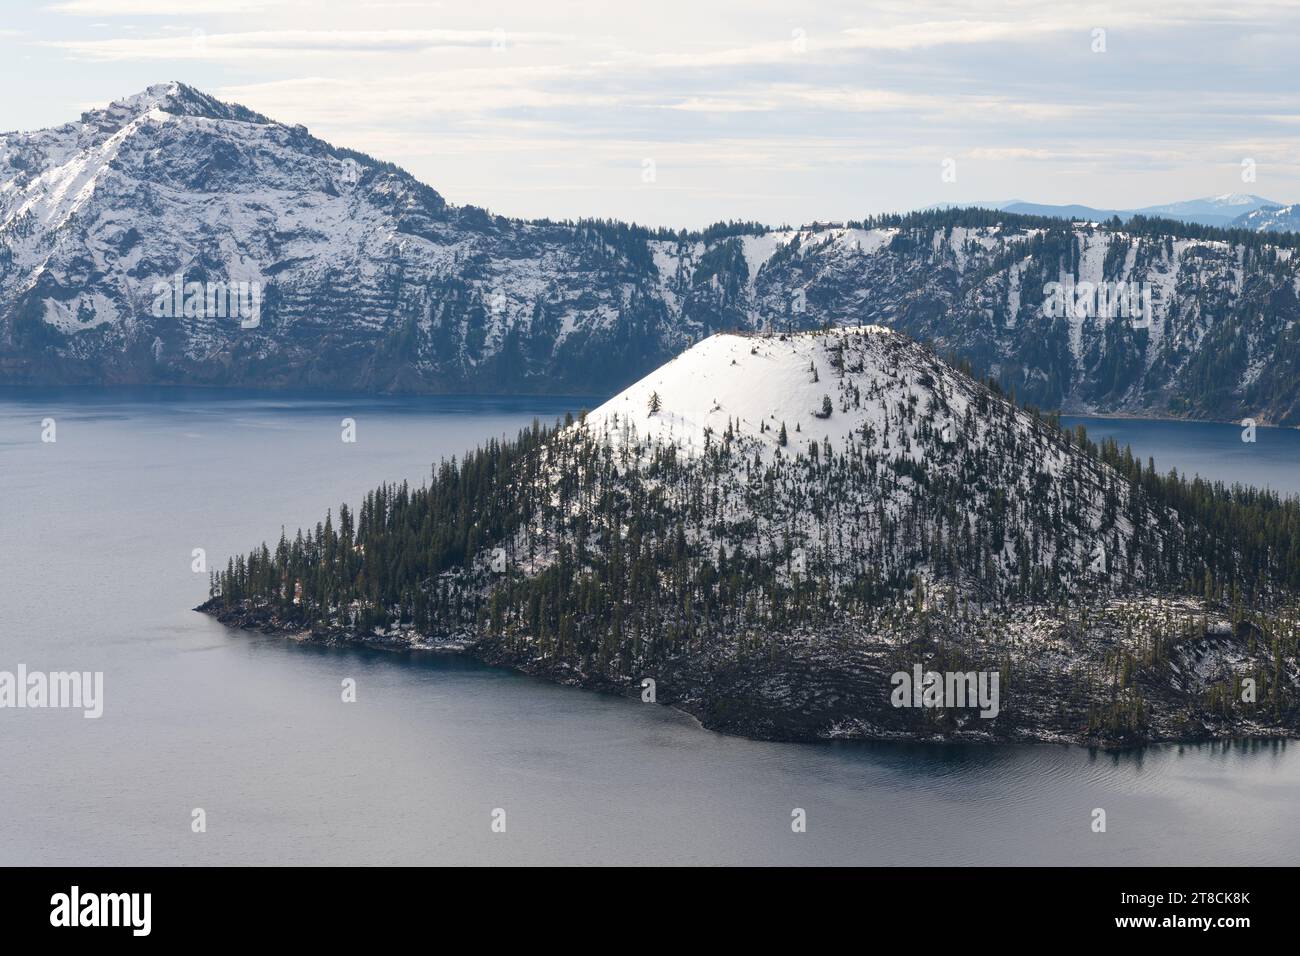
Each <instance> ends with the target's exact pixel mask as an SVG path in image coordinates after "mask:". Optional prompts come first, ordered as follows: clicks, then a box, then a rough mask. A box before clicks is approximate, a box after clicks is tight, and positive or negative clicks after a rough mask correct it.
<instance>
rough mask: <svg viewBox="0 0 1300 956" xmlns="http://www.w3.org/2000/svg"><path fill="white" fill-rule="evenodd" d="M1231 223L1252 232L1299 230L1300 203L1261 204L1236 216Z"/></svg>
mask: <svg viewBox="0 0 1300 956" xmlns="http://www.w3.org/2000/svg"><path fill="white" fill-rule="evenodd" d="M1232 225H1233V227H1234V228H1237V229H1250V230H1251V231H1253V232H1300V204H1296V203H1292V204H1291V205H1289V206H1263V207H1261V208H1259V209H1254V210H1252V211H1250V212H1248V213H1244V214H1242V215H1241V216H1238V217H1237V218H1236V219H1234V220H1233V221H1232Z"/></svg>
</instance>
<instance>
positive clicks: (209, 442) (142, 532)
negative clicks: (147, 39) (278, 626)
mask: <svg viewBox="0 0 1300 956" xmlns="http://www.w3.org/2000/svg"><path fill="white" fill-rule="evenodd" d="M580 404H582V403H580V402H577V401H565V400H557V399H537V398H529V399H518V398H516V399H482V398H479V399H443V398H420V399H374V398H369V399H349V398H343V397H340V398H330V399H321V398H320V397H303V396H296V397H295V396H291V395H267V394H240V393H212V392H190V391H171V392H163V391H113V392H104V391H67V390H62V391H22V392H19V391H0V495H2V500H3V505H4V511H3V518H2V519H0V670H9V671H14V670H16V669H17V667H18V665H19V664H24V665H26V666H27V668H28V669H29V670H33V671H35V670H41V671H55V670H69V669H76V670H89V671H95V670H102V671H103V672H104V675H105V677H104V680H105V688H104V697H105V702H104V714H103V716H102V717H101V718H100V719H98V720H88V719H84V718H83V717H82V715H81V713H80V712H79V711H65V710H14V709H3V710H0V864H97V865H126V864H164V863H180V864H243V863H248V864H257V863H267V864H271V863H286V864H308V863H325V864H388V863H407V864H421V863H468V864H491V863H526V864H528V863H624V864H626V863H701V864H713V863H737V864H739V863H752V864H782V863H789V864H814V863H824V864H916V865H935V864H952V863H958V864H979V863H983V864H1035V863H1045V864H1068V865H1081V864H1241V865H1251V864H1254V865H1258V864H1266V863H1274V864H1295V863H1300V801H1297V800H1296V799H1295V794H1296V793H1297V790H1298V788H1300V742H1292V743H1290V744H1286V743H1281V742H1278V743H1256V744H1235V745H1214V746H1210V745H1206V746H1195V747H1152V748H1147V749H1145V750H1143V751H1140V752H1135V753H1127V754H1123V755H1110V754H1104V753H1097V752H1090V751H1088V750H1085V749H1082V748H1078V747H1066V746H1018V747H1005V748H994V747H980V746H943V747H936V746H921V745H878V744H853V745H850V744H837V745H829V744H828V745H792V744H768V743H756V742H753V741H747V740H741V739H736V738H730V737H725V736H722V735H719V734H715V733H711V732H708V731H705V730H701V729H700V728H698V727H697V726H696V725H695V724H694V722H693V721H691V720H690V719H688V718H686V717H684V716H682V715H680V714H678V713H676V712H674V711H672V710H669V709H667V708H664V707H659V706H652V705H645V704H641V703H639V702H636V701H625V700H620V699H613V698H608V697H602V696H599V695H597V694H594V693H589V692H585V691H579V690H573V689H567V688H561V687H555V686H551V685H549V684H546V683H543V682H540V681H537V680H534V679H531V678H528V677H523V676H519V675H516V674H512V673H509V672H505V671H500V670H494V669H490V668H485V667H482V666H478V665H476V664H473V663H469V662H465V661H460V660H455V659H446V658H439V657H428V656H424V657H419V656H416V657H411V656H402V655H395V654H385V653H381V652H362V651H352V650H325V649H320V648H304V647H300V646H296V645H293V644H291V643H288V642H285V641H281V640H277V639H274V638H268V637H264V636H260V635H254V634H247V633H240V632H236V631H232V630H229V629H227V628H225V627H223V626H222V625H220V624H217V623H215V622H214V621H212V620H211V619H209V618H207V617H205V616H203V615H200V614H196V613H194V612H193V611H191V610H190V608H192V607H193V606H194V605H196V604H198V603H199V602H200V601H202V600H203V599H204V597H205V596H206V589H207V582H206V577H205V575H202V574H195V573H193V572H192V571H191V560H192V558H191V553H192V550H193V549H194V548H205V549H206V552H207V557H208V560H209V562H212V563H214V564H215V563H220V564H224V562H225V559H226V557H227V556H228V555H230V554H231V553H233V552H234V551H237V550H247V549H248V548H249V547H250V546H252V545H254V544H256V543H257V542H259V541H261V540H263V539H264V538H265V539H268V540H270V541H272V542H273V541H274V540H275V539H276V538H277V537H278V535H279V529H280V526H281V524H283V525H285V526H286V527H287V529H288V530H289V532H290V533H291V534H292V532H293V530H294V529H295V528H296V527H297V526H298V525H300V524H302V525H307V524H312V525H314V524H315V522H316V521H317V520H319V519H321V517H322V516H323V514H324V512H325V509H326V508H328V507H332V506H335V507H336V506H337V504H338V502H339V501H341V500H346V501H348V502H350V503H352V504H356V503H357V502H358V501H359V499H360V497H361V496H362V494H363V493H364V492H365V491H366V490H367V489H369V488H370V487H372V486H374V485H375V484H377V483H378V482H380V481H383V480H390V481H391V480H397V479H401V478H407V479H411V480H412V481H416V482H418V481H420V480H422V479H423V477H424V476H425V475H427V474H428V471H429V466H430V464H431V462H433V461H435V460H436V459H438V458H439V457H440V456H448V457H450V456H451V455H456V454H460V453H461V452H463V451H464V450H465V449H466V448H468V447H470V446H473V445H475V444H477V443H479V442H481V441H482V440H484V439H486V438H488V437H490V436H494V435H498V436H499V435H502V434H513V433H514V432H515V431H516V429H517V428H518V427H520V426H522V425H525V424H527V423H529V422H530V421H531V420H532V418H533V416H535V415H538V416H541V417H543V418H544V419H545V420H549V419H551V418H553V417H554V416H555V415H557V414H561V413H563V411H565V410H566V409H569V408H574V407H577V406H579V405H580ZM586 404H588V405H593V404H594V401H588V402H587V403H586ZM46 418H52V419H54V420H55V423H56V428H57V441H56V442H54V443H42V442H41V440H40V438H41V428H42V425H41V423H42V420H43V419H46ZM343 418H353V419H355V421H356V427H357V441H356V443H355V444H345V443H343V442H342V441H341V440H340V421H341V419H343ZM1088 424H1089V428H1090V430H1091V431H1092V433H1093V434H1094V436H1095V437H1099V436H1100V435H1102V434H1105V433H1107V432H1108V431H1109V432H1110V433H1113V434H1115V435H1117V436H1118V437H1120V438H1121V439H1123V440H1127V441H1130V442H1131V443H1132V444H1133V445H1134V446H1135V448H1136V450H1137V451H1138V453H1139V454H1141V455H1143V457H1144V458H1145V456H1146V455H1147V454H1151V455H1154V456H1155V458H1156V461H1157V463H1158V464H1159V465H1161V467H1168V466H1169V465H1175V466H1176V467H1178V468H1179V469H1180V470H1182V469H1185V468H1189V467H1190V466H1192V465H1194V464H1196V463H1197V462H1202V463H1204V464H1205V468H1206V469H1208V470H1209V471H1210V472H1211V474H1212V476H1213V477H1216V478H1217V477H1222V478H1225V479H1234V478H1235V479H1242V480H1253V481H1266V482H1269V483H1271V484H1273V485H1274V486H1275V487H1278V488H1283V489H1287V490H1291V491H1300V475H1298V471H1300V469H1297V464H1298V463H1300V435H1298V434H1297V433H1295V432H1279V431H1267V430H1261V432H1260V433H1259V440H1258V442H1256V443H1255V444H1254V445H1251V446H1246V447H1245V448H1243V447H1242V443H1241V441H1240V429H1239V428H1235V427H1232V426H1222V425H1200V424H1194V425H1188V424H1179V423H1138V422H1096V421H1089V422H1088ZM349 677H350V678H353V679H355V681H356V682H357V701H356V703H351V704H346V703H343V702H342V700H341V694H340V683H341V681H342V680H343V679H345V678H349ZM796 807H798V808H803V809H804V810H805V811H806V813H807V819H808V829H807V832H806V833H803V834H796V833H792V832H791V827H790V819H791V817H790V814H791V810H792V809H793V808H796ZM1094 807H1101V808H1104V809H1105V810H1106V813H1107V823H1108V827H1107V832H1106V833H1104V834H1098V833H1093V832H1091V829H1090V826H1089V824H1090V821H1091V811H1092V809H1093V808H1094ZM195 808H202V809H203V810H204V811H205V814H206V821H207V832H205V833H193V832H191V814H192V811H193V810H194V809H195ZM497 808H501V809H503V810H505V813H506V832H505V833H493V832H492V830H491V826H490V824H491V820H492V813H493V811H494V810H495V809H497Z"/></svg>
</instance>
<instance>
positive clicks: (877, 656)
mask: <svg viewBox="0 0 1300 956" xmlns="http://www.w3.org/2000/svg"><path fill="white" fill-rule="evenodd" d="M195 610H196V611H199V612H201V613H205V614H208V615H210V616H212V617H214V618H215V619H216V620H218V621H220V622H221V623H223V624H226V625H227V626H230V627H235V628H239V629H242V630H249V631H256V632H259V633H262V634H266V635H270V636H276V637H281V638H284V639H286V640H292V641H297V642H302V643H312V644H318V645H321V646H334V647H356V648H370V649H374V650H384V651H395V652H417V653H420V652H422V653H443V654H459V655H465V656H468V657H471V658H473V659H475V660H478V661H480V662H481V663H484V664H487V665H490V666H495V667H504V668H507V669H510V670H514V671H516V672H518V673H523V674H528V675H531V676H534V677H538V678H541V679H544V680H548V681H551V682H553V683H557V684H561V685H564V686H569V687H577V688H582V689H586V690H593V691H597V692H599V693H604V694H610V695H614V696H620V697H625V698H631V699H637V700H645V699H646V696H645V695H646V693H647V688H646V685H644V684H643V681H644V680H645V679H646V678H649V679H650V680H652V681H653V702H655V703H659V704H664V705H667V706H671V707H673V708H674V709H676V710H679V711H681V712H682V713H685V714H687V715H689V716H690V717H692V718H694V719H695V720H696V721H698V723H699V724H700V725H701V726H702V727H703V728H705V729H708V730H712V731H715V732H719V733H724V734H728V735H731V736H738V737H744V738H748V739H752V740H764V741H778V742H790V743H811V742H828V741H849V740H863V741H872V740H875V741H898V740H910V741H915V742H930V743H953V742H982V743H989V744H1005V743H1058V744H1076V745H1079V746H1086V747H1100V748H1103V749H1107V750H1120V749H1127V748H1134V747H1141V746H1143V745H1146V744H1155V743H1200V742H1207V741H1211V740H1234V739H1290V738H1295V737H1300V726H1298V725H1297V722H1296V715H1294V714H1279V715H1276V716H1275V717H1274V716H1273V715H1265V714H1262V713H1259V714H1256V715H1252V716H1244V715H1241V714H1237V713H1227V714H1225V713H1222V712H1215V711H1213V710H1211V709H1210V708H1207V707H1204V706H1200V705H1198V704H1197V703H1195V701H1194V697H1195V695H1194V694H1193V693H1192V692H1191V691H1190V689H1189V688H1188V687H1186V686H1183V685H1182V684H1180V681H1179V680H1175V679H1173V678H1175V677H1178V676H1179V675H1185V674H1186V672H1187V671H1188V670H1189V666H1188V662H1191V661H1195V660H1198V659H1199V660H1204V659H1206V658H1207V657H1213V658H1215V659H1216V660H1220V661H1229V660H1236V659H1238V658H1239V656H1240V654H1241V653H1243V652H1244V650H1245V648H1246V647H1247V645H1248V644H1249V642H1250V639H1251V635H1250V633H1249V631H1248V629H1247V628H1240V629H1239V630H1238V632H1236V633H1231V634H1223V633H1217V634H1216V633H1209V632H1207V633H1205V634H1201V635H1199V636H1198V637H1196V638H1194V639H1189V640H1187V641H1185V642H1183V643H1180V645H1179V646H1178V647H1177V648H1175V649H1173V650H1172V651H1171V654H1170V660H1169V661H1167V662H1166V665H1165V666H1163V667H1161V668H1157V669H1155V671H1154V672H1152V673H1143V674H1141V675H1139V676H1138V678H1137V682H1138V683H1139V684H1140V685H1141V687H1142V695H1143V698H1144V700H1145V701H1146V702H1147V706H1148V708H1149V712H1148V713H1147V714H1145V715H1144V720H1143V723H1142V726H1141V728H1140V729H1134V728H1125V729H1123V730H1122V731H1121V732H1114V731H1112V730H1107V729H1106V728H1105V727H1097V726H1090V724H1093V723H1095V718H1093V717H1092V716H1091V709H1092V708H1095V707H1096V705H1097V701H1096V700H1095V699H1092V698H1090V697H1089V696H1088V695H1086V694H1081V693H1079V690H1078V687H1077V686H1074V685H1073V684H1072V682H1071V681H1072V678H1071V675H1070V673H1069V672H1068V671H1067V670H1060V671H1057V672H1053V671H1051V670H1034V669H1031V668H1028V667H1023V666H1021V662H1019V661H1018V662H1016V666H1015V667H1014V668H1013V669H1012V671H1011V673H1010V679H1009V680H1004V682H1003V686H1004V687H1005V688H1006V690H1005V691H1004V692H1003V693H1004V696H1003V698H1002V701H1001V712H1000V713H998V714H997V716H996V717H994V718H993V719H990V720H985V719H981V718H980V717H979V715H978V713H977V712H975V711H974V710H966V711H962V710H960V709H944V708H942V707H938V708H933V709H929V708H915V707H898V706H893V705H891V698H890V689H891V680H890V679H891V675H892V674H895V673H898V667H899V666H900V665H899V661H900V660H902V659H904V658H913V657H914V658H917V659H920V660H926V661H932V660H935V659H936V658H935V657H934V654H935V653H936V651H937V650H938V644H937V643H936V641H935V640H934V638H933V637H931V638H917V639H914V640H911V641H908V642H905V643H903V644H901V645H898V644H886V643H883V642H882V643H881V644H879V645H875V646H867V647H861V648H855V649H852V650H846V647H845V645H844V644H843V643H836V642H835V641H833V640H831V641H827V640H826V639H825V637H824V636H823V635H817V636H816V638H815V639H814V637H813V636H811V635H783V636H781V637H780V638H778V639H777V640H776V642H775V644H764V645H763V646H762V648H761V649H759V650H750V651H746V650H745V649H744V648H739V647H736V646H726V647H721V648H717V649H715V650H714V651H712V652H710V653H708V654H705V655H702V656H699V657H683V658H681V659H678V660H674V661H672V662H670V663H669V664H667V665H662V664H661V665H659V666H658V668H657V669H656V670H655V672H654V673H649V672H647V673H646V674H643V675H635V676H633V675H620V676H618V677H612V676H609V675H605V674H599V673H589V672H587V671H585V670H583V669H581V668H576V667H573V666H572V665H570V664H568V663H565V662H552V661H546V660H539V659H536V658H534V657H532V656H530V655H529V654H527V653H524V654H520V653H517V652H514V651H512V650H511V649H509V648H507V647H505V646H503V645H502V644H501V643H500V642H494V641H492V640H490V639H484V638H480V637H477V636H475V635H474V634H473V633H471V632H470V631H468V630H467V631H465V632H463V633H452V634H447V635H445V636H443V637H438V638H430V637H428V636H426V635H418V634H416V633H415V632H414V631H413V630H412V629H409V628H404V629H391V630H388V631H383V632H376V633H373V634H370V635H368V636H363V635H360V634H358V633H356V632H355V631H352V630H349V629H347V628H344V627H340V626H337V625H321V624H317V625H315V626H312V627H306V628H304V627H300V626H295V625H294V624H293V623H292V622H284V621H281V620H280V619H279V618H278V617H277V616H276V615H275V614H274V613H273V612H272V611H271V610H270V609H268V608H249V607H233V608H230V607H225V606H223V605H222V604H221V602H220V601H219V600H215V599H214V600H210V601H208V602H205V603H204V604H202V605H200V606H199V607H197V608H195ZM773 647H775V648H776V650H775V651H773V649H772V648H773ZM900 652H901V653H900ZM927 666H929V665H928V664H927Z"/></svg>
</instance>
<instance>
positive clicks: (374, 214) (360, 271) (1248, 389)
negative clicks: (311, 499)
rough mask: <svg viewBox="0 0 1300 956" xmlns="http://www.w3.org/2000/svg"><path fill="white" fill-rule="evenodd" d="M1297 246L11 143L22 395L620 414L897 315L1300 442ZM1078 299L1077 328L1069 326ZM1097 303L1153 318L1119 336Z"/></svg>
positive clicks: (184, 144) (1009, 383) (5, 278)
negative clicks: (668, 368) (549, 408)
mask: <svg viewBox="0 0 1300 956" xmlns="http://www.w3.org/2000/svg"><path fill="white" fill-rule="evenodd" d="M1225 202H1226V200H1225ZM1295 242H1296V240H1293V239H1291V238H1290V237H1287V236H1285V235H1274V234H1271V233H1270V234H1268V236H1267V237H1266V238H1261V239H1260V240H1258V241H1255V240H1253V239H1252V240H1249V241H1243V240H1240V239H1237V240H1231V241H1230V240H1229V238H1227V237H1226V236H1224V235H1220V234H1218V233H1215V232H1213V231H1212V230H1206V229H1205V228H1204V227H1199V226H1185V225H1179V224H1177V223H1171V222H1150V221H1148V222H1146V223H1143V224H1141V225H1138V226H1133V227H1130V228H1128V229H1111V228H1109V227H1105V226H1099V227H1094V226H1091V225H1086V224H1073V225H1072V224H1069V223H1066V222H1062V221H1059V220H1055V219H1050V218H1034V217H1018V216H1014V215H1010V214H1007V213H1001V212H988V211H984V210H947V211H936V212H927V213H915V214H911V215H908V216H885V217H876V218H874V219H871V220H863V221H857V222H845V223H840V224H819V225H813V226H809V227H805V228H800V229H787V230H768V229H765V228H763V227H761V226H755V225H750V224H732V225H725V226H715V227H711V228H710V229H707V230H704V231H700V232H685V231H682V232H674V231H669V230H657V231H651V230H646V229H641V228H639V227H635V226H629V225H625V224H621V223H616V222H608V221H592V222H578V223H567V222H566V223H557V222H548V221H536V222H529V221H521V220H516V219H509V218H505V217H502V216H494V215H492V214H490V213H488V212H486V211H485V210H482V209H478V208H475V207H472V206H460V207H458V206H451V205H449V204H447V203H446V202H445V201H444V200H443V198H442V197H441V196H439V195H438V193H437V192H435V191H434V190H433V189H431V188H429V187H428V186H426V185H424V184H422V183H420V182H418V181H417V180H415V179H414V178H413V177H411V176H409V175H408V174H406V173H405V172H403V171H402V170H400V169H399V168H397V167H395V166H393V165H391V164H387V163H383V162H380V161H378V160H375V159H373V158H371V157H368V156H365V155H363V154H360V153H356V152H353V151H349V150H345V149H339V148H337V147H333V146H331V145H329V144H328V143H325V142H323V141H321V140H319V139H316V138H315V137H313V136H311V135H310V134H309V133H308V132H307V131H306V130H305V129H304V128H302V127H298V126H288V125H284V124H281V123H277V122H274V121H272V120H269V119H267V118H266V117H263V116H260V115H258V114H256V113H254V112H252V111H250V110H247V109H244V108H242V107H239V106H234V105H229V104H224V103H221V102H219V101H217V100H215V99H213V98H212V97H210V96H207V95H205V94H203V93H201V92H199V91H196V90H194V89H192V88H190V87H187V86H185V85H183V84H179V83H169V84H162V85H159V86H155V87H151V88H150V89H149V90H147V91H145V92H144V93H141V94H138V95H136V96H132V97H129V98H127V99H124V100H120V101H118V102H116V103H114V104H112V105H111V106H109V107H107V108H105V109H102V110H94V111H91V112H88V113H86V114H84V115H83V116H82V117H81V119H80V121H78V122H74V123H69V124H67V125H65V126H61V127H57V128H54V129H49V130H43V131H39V132H34V133H8V134H4V135H2V136H0V382H4V383H9V384H15V383H18V384H22V383H109V384H114V383H160V384H208V385H245V386H272V387H275V386H305V387H338V388H346V389H361V390H374V391H434V392H437V391H461V392H463V391H484V392H489V391H490V392H501V391H510V392H521V391H549V392H555V393H569V394H592V393H606V394H608V393H611V392H613V391H616V390H617V389H619V388H621V387H623V386H625V385H626V384H627V383H629V382H631V381H635V380H636V379H637V378H638V377H639V376H641V375H644V374H645V373H646V372H648V371H650V370H651V369H654V368H656V367H657V366H658V365H660V364H662V363H663V362H664V361H666V360H667V359H668V358H670V357H672V356H673V355H675V354H677V353H678V352H680V351H681V350H682V349H683V348H685V347H687V346H688V345H690V343H692V342H694V341H697V340H699V339H701V338H704V337H706V336H707V335H709V334H711V333H712V332H715V331H718V330H722V329H731V328H737V329H763V328H769V327H776V328H783V329H800V328H803V329H807V328H818V327H820V326H821V325H823V324H824V323H828V322H829V323H832V324H843V325H859V324H863V323H870V322H874V323H881V324H885V325H890V326H893V327H897V328H902V329H904V330H906V331H908V332H909V333H911V334H912V335H914V336H916V337H921V338H926V339H929V340H932V341H934V342H936V343H937V344H938V345H939V346H940V347H941V348H942V349H943V350H944V351H952V352H954V353H956V354H960V355H962V356H964V357H966V358H969V359H970V360H971V361H973V362H974V363H976V364H977V365H978V366H979V367H980V368H982V369H987V370H989V371H991V372H992V373H994V374H995V375H997V376H998V377H999V378H1000V379H1001V381H1002V382H1003V384H1004V386H1005V387H1007V388H1014V389H1015V390H1016V392H1017V394H1018V395H1020V396H1022V397H1025V398H1028V399H1031V400H1033V401H1035V402H1036V403H1038V404H1039V405H1041V406H1043V407H1060V408H1064V409H1067V410H1072V411H1083V410H1095V411H1101V412H1142V413H1146V414H1155V415H1177V416H1187V415H1191V416H1210V417H1219V418H1229V417H1232V418H1236V417H1244V416H1247V415H1249V416H1250V417H1254V418H1256V419H1258V420H1261V421H1270V420H1271V421H1279V422H1291V423H1294V422H1296V421H1298V420H1300V398H1298V396H1297V392H1298V391H1300V388H1298V387H1297V382H1300V343H1298V342H1297V340H1296V331H1295V330H1296V324H1297V321H1300V300H1298V299H1297V290H1298V289H1300V274H1298V273H1297V268H1298V266H1297V263H1296V261H1295V260H1294V257H1293V252H1294V248H1295ZM1054 283H1060V284H1062V285H1064V286H1066V287H1068V288H1069V289H1070V290H1072V293H1073V290H1078V291H1079V292H1080V293H1081V294H1080V297H1079V298H1080V300H1081V301H1080V304H1079V306H1078V308H1077V309H1075V308H1073V307H1072V308H1071V309H1070V310H1069V314H1050V310H1049V309H1048V308H1047V307H1046V303H1047V301H1048V299H1049V298H1050V296H1049V294H1048V289H1049V287H1051V286H1052V285H1053V284H1054ZM1099 285H1105V286H1106V288H1105V290H1103V291H1104V293H1105V294H1108V295H1111V294H1115V293H1116V290H1117V289H1118V290H1119V291H1120V292H1123V293H1126V292H1127V291H1129V290H1132V291H1135V292H1136V293H1137V294H1138V295H1139V298H1140V299H1141V300H1142V301H1149V303H1150V316H1149V321H1145V320H1144V321H1138V322H1131V321H1128V320H1127V319H1128V318H1129V317H1127V316H1121V317H1119V320H1117V319H1116V317H1115V316H1110V315H1104V316H1098V315H1097V314H1096V306H1095V301H1096V294H1095V290H1096V288H1097V287H1098V286H1099ZM1084 290H1088V292H1087V295H1083V294H1082V293H1083V291H1084ZM1143 296H1145V298H1142V297H1143ZM1084 298H1090V301H1092V302H1093V303H1094V304H1093V305H1089V304H1087V303H1083V302H1082V299H1084ZM1090 309H1091V311H1090Z"/></svg>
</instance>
